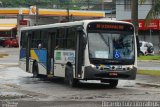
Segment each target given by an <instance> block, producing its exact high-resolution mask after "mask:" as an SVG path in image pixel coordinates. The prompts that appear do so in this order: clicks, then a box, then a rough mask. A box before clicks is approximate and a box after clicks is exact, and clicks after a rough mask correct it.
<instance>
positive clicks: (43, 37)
mask: <svg viewBox="0 0 160 107" xmlns="http://www.w3.org/2000/svg"><path fill="white" fill-rule="evenodd" d="M40 35H41V36H40V43H41V47H42V48H47V44H48V41H47V39H48V36H47V35H48V32H47V30H42V31H41V32H40Z"/></svg>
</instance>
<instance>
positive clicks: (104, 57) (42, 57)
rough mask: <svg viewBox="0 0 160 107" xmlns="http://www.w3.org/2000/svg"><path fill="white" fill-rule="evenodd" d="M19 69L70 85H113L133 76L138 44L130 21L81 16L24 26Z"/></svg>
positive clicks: (135, 68) (134, 76)
mask: <svg viewBox="0 0 160 107" xmlns="http://www.w3.org/2000/svg"><path fill="white" fill-rule="evenodd" d="M20 32H21V33H20V34H21V35H20V60H19V64H20V67H21V68H22V69H24V70H25V71H27V72H30V73H33V77H38V76H40V75H47V76H50V75H52V76H53V77H62V78H64V80H65V82H66V83H67V84H68V85H70V86H76V85H77V84H78V82H80V80H81V81H82V80H86V81H87V80H99V81H101V83H106V84H108V85H109V86H110V87H112V88H115V87H116V86H117V84H118V80H119V79H125V80H134V79H135V78H136V72H137V46H136V37H135V33H134V26H133V25H132V24H131V23H129V22H123V21H111V20H83V21H75V22H65V23H55V24H48V25H39V26H31V27H24V28H22V29H21V31H20Z"/></svg>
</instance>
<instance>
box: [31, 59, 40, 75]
mask: <svg viewBox="0 0 160 107" xmlns="http://www.w3.org/2000/svg"><path fill="white" fill-rule="evenodd" d="M32 73H33V78H38V76H39V71H38V63H37V61H34V62H33V66H32Z"/></svg>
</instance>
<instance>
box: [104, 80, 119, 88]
mask: <svg viewBox="0 0 160 107" xmlns="http://www.w3.org/2000/svg"><path fill="white" fill-rule="evenodd" d="M101 83H109V88H116V87H117V85H118V80H111V79H103V80H101Z"/></svg>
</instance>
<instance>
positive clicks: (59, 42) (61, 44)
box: [55, 28, 66, 49]
mask: <svg viewBox="0 0 160 107" xmlns="http://www.w3.org/2000/svg"><path fill="white" fill-rule="evenodd" d="M65 33H66V29H65V28H60V29H58V30H57V34H56V47H55V48H56V49H63V48H65Z"/></svg>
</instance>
